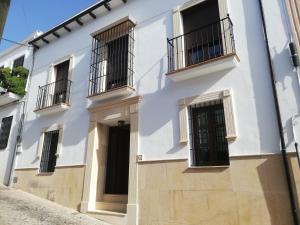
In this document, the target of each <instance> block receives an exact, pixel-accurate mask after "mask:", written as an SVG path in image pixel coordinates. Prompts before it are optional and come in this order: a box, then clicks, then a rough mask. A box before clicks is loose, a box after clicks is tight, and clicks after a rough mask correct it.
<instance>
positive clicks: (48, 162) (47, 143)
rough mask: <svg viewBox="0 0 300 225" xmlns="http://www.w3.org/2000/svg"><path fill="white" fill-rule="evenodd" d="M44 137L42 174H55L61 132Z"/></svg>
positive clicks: (46, 134)
mask: <svg viewBox="0 0 300 225" xmlns="http://www.w3.org/2000/svg"><path fill="white" fill-rule="evenodd" d="M44 135H45V136H44V144H43V152H42V157H41V164H40V172H44V173H45V172H54V169H55V165H56V155H55V154H56V151H57V144H58V136H59V130H54V131H49V132H46V133H45V134H44Z"/></svg>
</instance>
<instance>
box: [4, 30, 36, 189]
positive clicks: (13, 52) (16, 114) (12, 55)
mask: <svg viewBox="0 0 300 225" xmlns="http://www.w3.org/2000/svg"><path fill="white" fill-rule="evenodd" d="M38 34H39V32H35V33H33V34H31V35H30V36H29V37H27V38H26V39H25V40H24V41H22V43H24V44H25V43H26V42H27V41H28V40H29V39H31V38H32V37H35V36H36V35H38ZM23 55H24V56H25V58H24V67H25V68H27V69H29V70H30V69H31V65H32V48H30V47H27V46H21V45H13V46H12V47H11V48H9V49H7V50H5V51H3V52H1V53H0V66H2V65H3V66H4V67H10V68H12V65H13V61H14V60H15V59H17V58H19V57H20V56H23ZM22 101H24V99H22V100H20V101H18V102H14V103H11V104H7V105H3V106H0V126H1V121H2V119H3V118H4V117H8V116H13V121H12V126H11V131H10V136H9V140H8V145H7V148H6V149H2V150H0V183H1V184H5V185H7V184H8V180H9V176H10V170H11V163H12V159H13V154H14V150H15V145H16V138H17V135H18V128H19V121H20V117H21V113H22V112H21V111H22V105H23V103H22Z"/></svg>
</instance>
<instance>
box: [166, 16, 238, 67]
mask: <svg viewBox="0 0 300 225" xmlns="http://www.w3.org/2000/svg"><path fill="white" fill-rule="evenodd" d="M167 41H168V71H169V73H172V72H175V71H177V70H181V69H184V68H186V67H189V66H192V65H196V64H199V63H203V62H206V61H208V60H211V59H216V58H219V57H221V56H226V55H229V54H233V53H235V44H234V36H233V24H232V22H231V19H230V17H229V16H227V17H226V18H224V19H221V20H220V21H217V22H215V23H212V24H208V25H206V26H203V27H200V28H198V29H196V30H194V31H191V32H189V33H186V34H183V35H180V36H178V37H175V38H172V39H168V40H167Z"/></svg>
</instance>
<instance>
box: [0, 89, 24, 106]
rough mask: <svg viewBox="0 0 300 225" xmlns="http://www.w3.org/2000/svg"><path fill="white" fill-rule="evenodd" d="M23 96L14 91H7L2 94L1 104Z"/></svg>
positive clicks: (0, 96) (0, 97)
mask: <svg viewBox="0 0 300 225" xmlns="http://www.w3.org/2000/svg"><path fill="white" fill-rule="evenodd" d="M21 98H22V97H21V96H19V95H17V94H14V93H12V92H6V93H4V94H1V95H0V106H3V105H7V104H9V103H12V102H15V101H18V100H20V99H21Z"/></svg>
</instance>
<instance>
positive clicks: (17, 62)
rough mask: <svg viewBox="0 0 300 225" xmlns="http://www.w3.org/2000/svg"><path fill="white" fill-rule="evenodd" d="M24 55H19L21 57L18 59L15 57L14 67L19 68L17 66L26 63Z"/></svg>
mask: <svg viewBox="0 0 300 225" xmlns="http://www.w3.org/2000/svg"><path fill="white" fill-rule="evenodd" d="M24 58H25V57H24V55H23V56H21V57H19V58H17V59H15V60H14V63H13V68H17V67H19V66H23V64H24Z"/></svg>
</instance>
